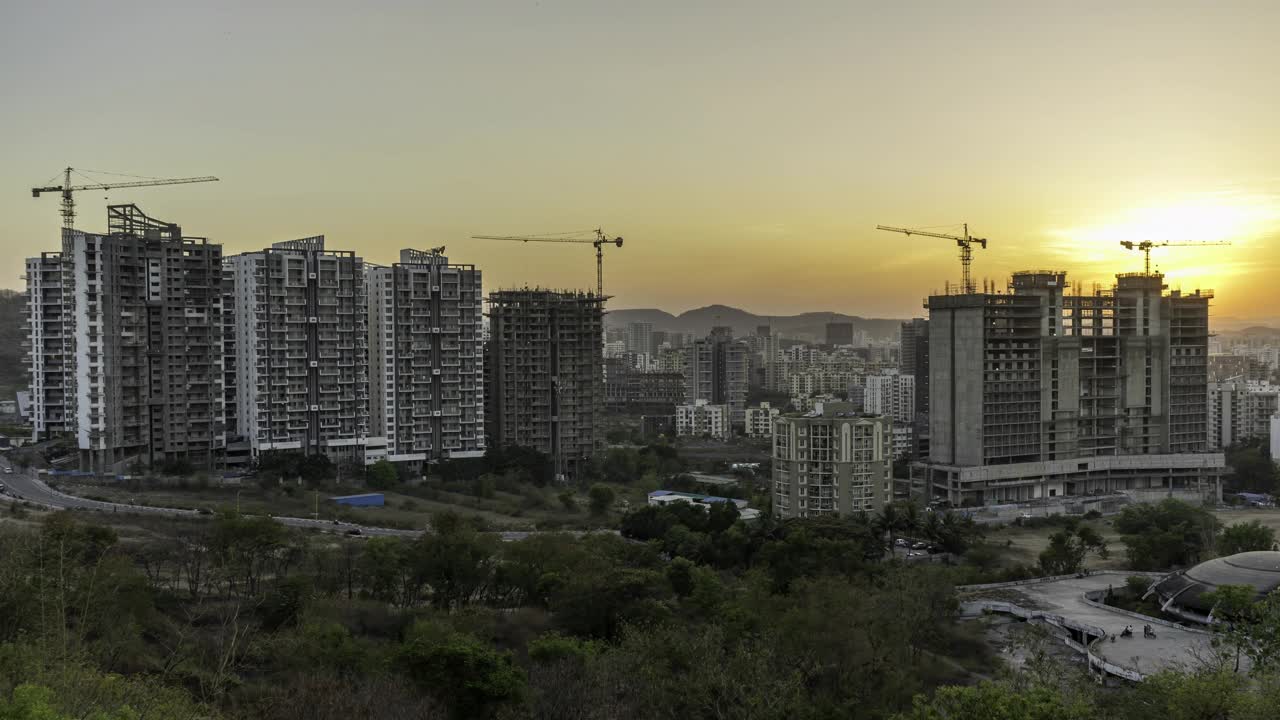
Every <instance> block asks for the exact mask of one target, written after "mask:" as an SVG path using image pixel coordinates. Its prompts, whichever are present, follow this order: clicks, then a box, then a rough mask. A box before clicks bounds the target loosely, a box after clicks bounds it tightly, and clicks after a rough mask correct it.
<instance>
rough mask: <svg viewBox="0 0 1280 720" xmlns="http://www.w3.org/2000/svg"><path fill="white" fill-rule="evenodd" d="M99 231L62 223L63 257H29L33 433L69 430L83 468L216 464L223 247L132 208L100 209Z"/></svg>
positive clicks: (220, 427) (220, 441) (220, 425)
mask: <svg viewBox="0 0 1280 720" xmlns="http://www.w3.org/2000/svg"><path fill="white" fill-rule="evenodd" d="M107 226H108V231H107V233H106V234H95V233H88V232H83V231H80V230H64V231H63V236H62V252H61V253H59V254H57V255H56V256H55V255H53V254H45V255H42V256H41V257H40V258H33V259H31V260H29V261H28V263H27V268H28V274H27V292H28V298H29V303H28V327H29V328H30V337H29V338H28V342H29V343H30V344H31V353H30V360H29V362H30V369H31V372H32V378H33V384H32V390H33V392H32V403H33V408H32V412H33V415H34V416H36V417H40V418H43V419H44V420H43V429H41V428H37V433H41V432H43V433H44V434H45V435H46V436H47V435H49V434H53V433H57V432H68V433H71V434H73V435H74V438H75V442H76V446H77V448H78V449H79V451H80V465H81V467H82V468H83V469H88V470H94V471H99V472H114V471H118V470H122V469H124V467H125V465H126V464H128V463H133V462H142V463H146V464H148V465H160V464H166V463H176V462H182V463H190V464H191V465H194V466H196V467H203V468H213V467H214V466H215V465H217V464H218V463H219V462H220V457H221V453H222V449H223V447H224V437H223V433H224V423H225V412H224V402H225V398H224V396H223V387H222V384H223V358H222V320H223V319H222V293H221V286H222V272H221V266H222V248H221V246H219V245H216V244H213V243H210V242H208V241H207V240H206V239H204V238H188V237H183V235H182V229H181V228H180V227H179V226H178V225H176V224H174V223H169V222H164V221H161V220H156V219H154V218H150V217H147V216H146V215H145V214H144V213H143V212H142V211H141V210H139V209H138V207H137V206H135V205H112V206H110V207H108V208H107ZM59 273H60V274H61V289H60V290H59V289H57V283H58V281H57V276H58V274H59ZM59 353H61V354H59ZM37 382H38V383H39V384H38V385H37ZM59 418H60V419H61V420H59Z"/></svg>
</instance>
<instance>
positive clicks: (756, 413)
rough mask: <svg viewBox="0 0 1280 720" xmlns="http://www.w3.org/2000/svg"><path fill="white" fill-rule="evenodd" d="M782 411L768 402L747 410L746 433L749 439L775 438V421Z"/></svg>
mask: <svg viewBox="0 0 1280 720" xmlns="http://www.w3.org/2000/svg"><path fill="white" fill-rule="evenodd" d="M780 412H781V411H780V410H779V409H778V408H776V407H773V406H772V405H770V404H769V403H767V402H762V403H760V404H759V405H756V406H755V407H749V408H747V412H746V418H747V419H746V433H747V436H748V437H766V438H767V437H773V420H774V418H776V417H778V414H779V413H780Z"/></svg>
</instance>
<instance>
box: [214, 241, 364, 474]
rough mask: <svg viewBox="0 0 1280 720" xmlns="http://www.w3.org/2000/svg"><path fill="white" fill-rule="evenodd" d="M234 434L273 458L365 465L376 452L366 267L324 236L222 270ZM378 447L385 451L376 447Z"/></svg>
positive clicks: (233, 260)
mask: <svg viewBox="0 0 1280 720" xmlns="http://www.w3.org/2000/svg"><path fill="white" fill-rule="evenodd" d="M223 273H224V279H225V282H224V303H225V311H226V317H227V318H228V319H227V326H228V328H229V329H230V330H231V332H229V333H228V334H227V340H228V341H227V343H226V346H225V355H226V366H227V378H228V386H229V392H228V393H227V397H228V406H229V408H230V417H229V423H228V425H229V427H228V433H229V435H230V436H231V437H232V438H233V441H239V442H244V443H247V444H248V447H249V450H250V454H251V456H252V457H255V458H256V457H257V456H258V455H260V454H261V453H264V452H269V451H292V452H300V453H304V454H307V455H316V454H323V455H326V456H328V457H329V458H330V459H331V460H333V461H335V462H337V461H350V462H360V463H363V462H364V461H365V459H366V458H365V451H366V448H367V447H368V446H369V444H370V433H369V395H368V387H369V385H368V383H369V376H368V369H369V368H368V327H367V316H368V307H367V304H366V303H367V299H366V294H365V283H364V261H363V260H362V259H361V258H360V257H358V256H357V255H356V254H355V253H354V252H352V251H347V250H329V249H326V248H325V242H324V236H316V237H309V238H303V239H300V240H288V241H285V242H278V243H275V244H273V245H272V246H271V247H269V248H266V249H263V250H260V251H257V252H249V253H243V254H240V255H233V256H231V257H227V258H226V259H224V261H223ZM373 444H374V446H375V448H376V447H378V446H379V445H380V444H381V443H380V442H379V441H378V440H376V439H375V440H374V442H373Z"/></svg>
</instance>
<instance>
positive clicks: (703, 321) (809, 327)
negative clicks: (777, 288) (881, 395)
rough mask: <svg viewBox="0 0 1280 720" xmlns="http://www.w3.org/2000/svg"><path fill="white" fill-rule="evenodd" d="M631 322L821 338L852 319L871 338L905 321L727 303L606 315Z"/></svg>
mask: <svg viewBox="0 0 1280 720" xmlns="http://www.w3.org/2000/svg"><path fill="white" fill-rule="evenodd" d="M630 322H650V323H653V328H654V329H655V330H668V331H675V332H689V333H693V334H694V335H705V334H706V333H707V332H709V331H710V330H711V328H712V327H714V326H716V325H728V326H730V327H732V328H733V333H734V335H738V336H742V335H749V334H751V333H754V332H755V329H756V327H757V326H760V325H768V326H770V327H771V328H773V329H774V330H775V331H777V332H780V333H782V334H783V335H787V336H797V335H810V336H813V337H815V338H820V337H822V336H823V334H824V333H825V331H826V324H827V323H829V322H851V323H853V327H854V329H855V330H862V331H863V332H865V333H866V334H867V335H868V336H869V337H888V336H891V335H893V334H894V333H895V332H896V331H897V330H898V328H899V326H900V325H901V324H902V320H900V319H892V318H864V317H859V316H857V315H845V314H843V313H831V312H807V313H801V314H800V315H773V316H769V315H756V314H755V313H751V312H747V311H746V310H742V309H741V308H735V307H729V306H727V305H708V306H707V307H701V308H696V309H694V310H689V311H686V312H683V313H680V314H679V315H672V314H671V313H668V312H666V311H663V310H657V309H653V308H638V309H633V310H611V311H610V312H609V314H608V315H607V316H606V317H605V323H606V324H607V325H609V326H615V327H617V326H625V325H626V324H627V323H630Z"/></svg>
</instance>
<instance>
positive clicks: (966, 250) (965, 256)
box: [876, 223, 987, 294]
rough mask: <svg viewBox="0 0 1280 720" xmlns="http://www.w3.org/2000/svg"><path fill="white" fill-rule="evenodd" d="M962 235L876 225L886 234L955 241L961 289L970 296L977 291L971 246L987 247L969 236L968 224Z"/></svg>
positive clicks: (982, 240)
mask: <svg viewBox="0 0 1280 720" xmlns="http://www.w3.org/2000/svg"><path fill="white" fill-rule="evenodd" d="M963 227H964V235H948V234H946V233H936V232H929V231H926V230H913V229H911V228H901V227H893V226H890V225H877V226H876V229H877V230H886V231H888V232H896V233H902V234H903V235H923V236H924V237H935V238H942V239H944V240H955V241H956V246H957V247H959V248H960V276H961V289H962V290H963V291H964V292H965V294H972V293H974V292H976V291H977V289H976V288H975V287H974V284H973V273H972V265H973V244H974V243H977V244H978V246H979V247H982V248H986V247H987V239H986V238H978V237H973V236H972V235H970V234H969V223H964V224H963Z"/></svg>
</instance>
